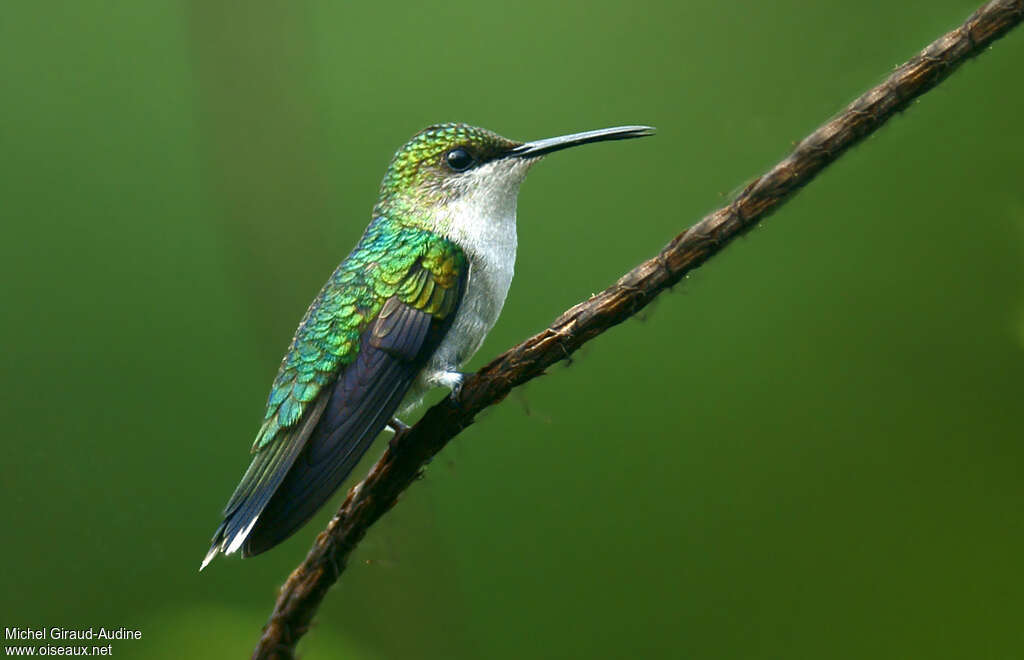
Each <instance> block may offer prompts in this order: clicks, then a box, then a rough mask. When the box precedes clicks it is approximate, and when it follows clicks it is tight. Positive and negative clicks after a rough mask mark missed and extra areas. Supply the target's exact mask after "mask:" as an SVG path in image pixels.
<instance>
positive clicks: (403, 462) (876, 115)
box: [253, 0, 1024, 658]
mask: <svg viewBox="0 0 1024 660" xmlns="http://www.w3.org/2000/svg"><path fill="white" fill-rule="evenodd" d="M1022 17H1024V0H996V1H994V2H989V3H988V4H986V5H984V6H983V7H982V8H981V9H979V10H978V11H977V12H975V13H974V14H973V15H971V16H970V18H968V19H967V21H966V22H965V23H964V24H963V25H962V26H960V27H959V28H957V29H956V30H953V31H952V32H949V33H948V34H946V35H944V36H942V37H940V38H939V39H937V40H936V41H935V42H933V43H932V44H931V45H929V46H928V47H927V48H925V49H924V50H923V51H921V53H920V54H919V55H917V56H916V57H914V58H913V59H911V60H910V61H908V62H907V63H906V64H904V65H903V66H901V67H899V68H898V69H896V70H895V71H894V72H893V73H892V75H890V76H889V77H888V78H887V79H886V80H885V82H883V83H882V84H880V85H878V86H877V87H875V88H873V89H871V90H869V91H868V92H867V93H865V94H863V95H862V96H861V97H860V98H858V99H857V100H855V101H854V102H853V103H851V104H850V105H849V106H848V107H847V108H846V109H845V110H844V111H843V112H842V113H840V114H839V115H838V116H836V117H835V118H834V119H832V120H831V121H829V122H827V123H826V124H824V125H823V126H821V127H820V128H818V129H817V130H816V131H814V133H812V134H811V135H809V136H808V137H807V138H805V139H804V140H803V141H802V142H800V144H798V145H797V146H796V148H795V149H794V150H793V153H792V154H790V155H789V156H788V157H787V158H785V159H784V160H783V161H782V162H780V163H778V164H777V165H776V166H775V167H773V168H772V169H771V170H770V171H769V172H767V173H766V174H764V175H763V176H760V177H758V178H757V179H756V180H755V181H753V182H752V183H750V184H749V185H748V186H747V187H746V188H745V189H744V190H743V192H742V193H740V194H739V195H738V196H737V197H736V199H735V200H734V201H733V202H732V203H730V204H729V205H727V206H725V207H723V208H721V209H719V210H717V211H715V212H714V213H711V214H710V215H708V216H706V217H705V218H704V219H703V220H701V221H700V222H698V223H697V224H695V225H693V226H692V227H690V228H689V229H688V230H687V231H685V232H683V233H682V234H680V235H678V236H676V237H675V238H673V239H672V240H671V241H670V242H669V243H668V245H666V246H665V247H664V248H663V249H662V250H661V252H659V253H658V254H657V255H655V256H654V257H653V258H651V259H649V260H647V261H645V262H643V263H641V264H640V265H638V266H637V267H636V268H634V269H632V270H631V271H629V272H628V273H626V274H625V275H623V276H622V277H621V278H620V279H619V281H618V282H616V283H615V284H613V285H612V286H610V287H608V288H607V289H605V290H604V291H602V292H601V293H599V294H597V295H594V296H592V297H591V298H590V299H589V300H587V301H585V302H582V303H580V304H578V305H576V306H574V307H573V308H572V309H569V310H568V311H566V312H565V313H564V314H562V315H561V316H559V317H558V318H557V319H555V321H554V322H553V323H552V324H551V326H550V327H549V328H547V329H546V330H544V331H543V332H540V333H539V334H536V335H534V336H533V337H530V338H529V339H527V340H525V341H524V342H522V343H521V344H519V345H518V346H515V347H513V348H511V349H509V350H508V351H506V352H505V353H503V354H502V355H500V356H498V357H497V358H496V359H495V360H494V361H493V362H491V363H490V364H488V365H487V366H485V367H483V368H482V369H481V370H480V371H479V372H477V373H476V374H475V375H473V376H471V377H470V378H468V379H467V381H466V384H465V386H464V387H463V389H462V393H461V397H460V400H459V403H458V404H457V405H456V404H453V403H451V402H450V401H449V400H447V399H446V400H445V401H444V402H442V403H439V404H437V405H435V406H434V407H433V408H431V409H430V410H428V411H427V413H426V414H425V415H424V416H423V418H422V419H420V421H419V422H418V423H417V424H416V425H415V426H413V427H412V428H411V429H410V430H408V431H407V432H404V433H402V434H400V435H399V436H398V437H396V438H395V441H394V442H393V443H392V446H391V447H390V448H389V449H388V450H387V451H386V452H385V453H384V455H383V456H382V457H381V459H380V460H379V461H378V462H377V464H376V465H375V466H374V467H373V469H372V470H371V471H370V474H369V475H368V476H367V477H366V478H365V479H364V480H363V481H362V482H361V483H359V484H357V485H356V486H354V487H353V488H352V490H351V491H350V492H349V494H348V497H347V498H346V500H345V502H344V503H343V504H342V506H341V509H340V510H339V511H338V513H337V515H336V516H335V517H334V519H332V520H331V522H330V523H329V524H328V525H327V529H325V530H324V531H323V532H321V533H320V535H319V536H318V537H317V539H316V542H315V543H314V545H313V548H312V549H311V550H310V552H309V554H308V555H307V557H306V559H305V560H304V561H303V562H302V564H301V565H300V566H299V567H298V568H296V569H295V570H294V571H293V572H292V574H291V575H290V576H289V577H288V580H287V581H286V582H285V583H284V585H283V586H282V587H281V590H280V592H279V594H278V598H277V603H276V604H275V606H274V611H273V613H272V614H271V616H270V620H269V621H268V622H267V624H266V626H265V627H264V629H263V636H262V637H261V638H260V642H259V646H257V648H256V650H255V651H254V653H253V658H291V657H293V655H294V650H295V645H296V643H297V642H298V640H299V639H300V638H301V637H302V635H303V634H305V633H306V631H307V630H308V629H309V626H310V623H311V621H312V619H313V616H314V615H315V614H316V611H317V609H318V607H319V605H320V602H321V601H322V600H323V598H324V595H325V594H326V593H327V590H328V589H329V588H330V587H331V585H332V584H334V583H335V582H336V581H337V579H338V576H340V575H341V573H342V571H343V570H344V569H345V565H346V563H347V561H348V558H349V555H350V554H351V553H352V550H353V549H354V548H355V547H356V545H357V544H358V543H359V541H360V540H361V539H362V538H363V535H365V534H366V531H367V529H369V527H370V526H371V525H372V524H373V523H374V522H375V521H376V520H377V519H378V518H380V517H381V516H382V515H384V513H385V512H386V511H387V510H388V509H390V508H391V507H392V506H394V504H395V502H396V501H397V500H398V497H399V495H400V494H401V493H402V491H404V490H405V489H406V488H408V487H409V485H410V484H411V483H412V482H413V481H415V480H416V479H417V477H418V476H419V474H420V471H421V470H422V469H423V466H424V465H425V464H426V463H427V462H428V461H429V460H430V459H431V457H433V456H434V454H436V453H437V452H439V451H440V450H441V449H442V448H444V446H445V445H446V444H447V443H448V441H449V440H450V439H451V438H453V437H455V436H456V435H458V434H459V433H460V432H461V431H462V430H463V429H464V428H466V427H467V426H469V425H470V424H471V423H472V422H473V418H474V416H475V415H476V414H477V413H479V412H480V411H481V410H483V409H484V408H487V407H488V406H493V405H494V404H496V403H498V402H499V401H501V400H502V399H504V398H505V396H506V395H508V393H509V391H511V390H512V388H514V387H516V386H518V385H521V384H523V383H525V382H526V381H528V380H530V379H532V378H535V377H536V376H539V375H540V374H542V373H543V372H544V370H545V369H546V368H547V367H549V366H551V365H552V364H555V363H556V362H559V361H560V360H564V359H566V358H568V357H569V356H570V355H572V353H573V352H574V351H576V350H577V349H579V348H580V346H582V345H583V344H584V343H586V342H587V341H589V340H590V339H592V338H594V337H596V336H597V335H599V334H601V333H602V332H604V331H605V330H608V329H609V328H611V327H612V326H615V325H617V324H619V323H622V322H623V321H625V320H626V319H628V318H630V317H631V316H633V315H634V314H636V313H637V312H638V311H640V310H641V309H643V307H645V306H646V305H647V304H648V303H650V302H651V301H652V300H653V299H654V298H655V296H657V295H658V294H659V293H661V292H662V291H664V290H665V289H666V288H668V287H670V286H672V285H673V284H675V283H676V282H678V281H679V280H680V279H681V278H682V277H683V276H685V275H686V274H687V273H688V272H689V271H691V270H693V269H694V268H697V267H698V266H700V265H701V264H703V263H704V262H705V261H707V260H708V259H709V258H710V257H711V256H712V255H714V254H716V253H718V252H719V251H720V250H722V249H723V248H724V247H725V246H726V245H728V244H729V242H730V241H731V240H732V239H734V238H736V237H737V236H739V235H740V234H742V233H744V232H745V231H747V230H748V229H750V228H751V227H753V226H754V225H755V224H757V223H758V222H759V221H761V220H762V219H764V218H765V217H766V216H767V215H768V214H770V213H772V212H773V211H775V210H776V209H778V208H779V207H780V206H781V205H782V204H783V203H784V202H785V201H787V200H788V199H789V198H790V197H792V196H793V194H794V193H796V192H797V191H798V190H799V189H800V188H801V187H803V186H805V185H807V183H809V182H810V181H811V180H812V179H813V178H814V177H815V176H816V175H817V174H818V173H819V172H821V171H822V170H823V169H824V168H825V167H826V166H827V165H829V163H831V162H832V161H834V160H836V159H837V158H838V157H839V156H841V155H842V154H843V153H844V152H845V151H846V150H847V149H849V148H850V147H852V146H853V145H855V144H857V143H858V142H860V141H861V140H863V139H864V138H865V137H867V136H868V135H870V134H871V133H873V132H874V131H876V130H877V129H878V128H879V127H880V126H882V125H883V124H884V123H885V122H886V121H887V120H888V119H889V118H890V117H892V116H893V115H894V114H896V113H897V112H899V111H900V110H902V109H903V108H905V107H907V105H908V104H909V103H910V102H912V101H913V100H914V99H916V98H917V97H919V96H920V95H921V94H923V93H924V92H926V91H928V90H929V89H931V88H932V87H934V86H935V85H936V84H938V83H939V82H941V81H942V80H943V79H945V78H946V77H947V76H949V75H950V74H951V73H952V72H953V71H954V70H955V69H956V67H957V66H958V65H960V64H961V63H963V62H964V61H965V60H967V59H969V58H970V57H973V56H975V55H978V54H980V53H981V52H983V51H984V49H985V48H987V47H988V46H989V45H990V44H991V43H992V42H993V41H995V40H996V39H998V38H999V37H1001V36H1002V35H1004V34H1005V33H1006V32H1007V31H1009V30H1010V29H1012V28H1013V27H1015V26H1016V25H1017V24H1018V23H1020V22H1021V19H1022Z"/></svg>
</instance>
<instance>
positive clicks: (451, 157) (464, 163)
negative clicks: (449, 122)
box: [444, 147, 473, 172]
mask: <svg viewBox="0 0 1024 660" xmlns="http://www.w3.org/2000/svg"><path fill="white" fill-rule="evenodd" d="M444 161H445V162H446V163H448V167H450V168H452V169H453V170H455V171H456V172H465V171H466V170H468V169H469V168H471V167H472V166H473V157H472V156H471V155H470V154H469V152H468V151H466V150H465V149H463V148H462V147H456V148H454V149H452V150H451V151H449V152H448V153H446V154H445V155H444Z"/></svg>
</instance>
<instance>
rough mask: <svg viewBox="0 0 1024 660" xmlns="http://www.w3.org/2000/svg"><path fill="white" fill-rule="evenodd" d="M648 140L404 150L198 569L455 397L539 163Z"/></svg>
mask: <svg viewBox="0 0 1024 660" xmlns="http://www.w3.org/2000/svg"><path fill="white" fill-rule="evenodd" d="M646 134H649V129H646V128H644V127H620V128H615V129H603V130H600V131H590V132H587V133H577V134H574V135H570V136H563V137H561V138H549V139H547V140H540V141H536V142H531V143H525V144H524V143H520V142H514V141H512V140H508V139H506V138H503V137H501V136H500V135H497V134H496V133H492V132H491V131H488V130H485V129H482V128H476V127H472V126H467V125H465V124H439V125H436V126H431V127H429V128H427V129H425V130H423V131H421V132H420V133H418V134H417V135H415V136H413V138H412V139H411V140H410V141H409V142H408V143H407V144H406V145H405V146H404V147H402V148H401V149H399V150H398V152H397V153H396V154H395V156H394V158H393V159H392V161H391V163H390V165H389V166H388V169H387V172H386V174H385V175H384V180H383V181H382V183H381V191H380V198H379V200H378V202H377V205H376V206H375V207H374V210H373V215H372V217H373V220H372V222H371V223H370V226H369V227H368V228H367V230H366V232H365V233H364V234H363V237H362V239H360V241H359V244H358V245H357V246H356V247H355V249H354V250H353V251H352V253H351V254H350V255H349V256H348V257H347V258H346V259H345V260H344V261H343V262H342V263H341V265H340V266H338V268H337V269H336V270H335V271H334V273H333V274H332V275H331V277H330V279H329V280H328V281H327V283H326V284H325V285H324V287H323V289H321V291H320V293H319V294H318V295H317V297H316V299H315V300H314V301H313V303H312V304H311V305H310V307H309V309H308V310H307V312H306V315H305V316H304V317H303V319H302V322H301V323H300V325H299V328H298V330H297V331H296V333H295V336H294V338H293V339H292V342H291V345H290V346H289V348H288V352H287V353H286V354H285V357H284V359H283V360H282V362H281V367H280V369H279V370H278V373H277V377H276V378H275V379H274V383H273V386H272V388H271V391H270V396H269V397H268V400H267V408H266V413H265V415H264V418H263V423H262V425H261V427H260V429H259V432H258V433H257V436H256V440H255V442H254V443H253V447H252V451H253V454H254V455H253V458H252V460H251V462H250V464H249V468H248V469H247V470H246V472H245V474H244V476H243V477H242V480H241V482H240V483H239V484H238V487H237V488H236V489H235V492H234V494H232V496H231V498H230V499H229V501H228V504H227V506H226V507H225V509H224V515H223V518H222V520H221V524H220V526H219V527H218V528H217V531H216V532H214V536H213V540H212V543H211V547H210V550H209V552H208V553H207V555H206V558H205V559H204V560H203V566H205V565H207V564H208V563H209V562H210V561H211V560H212V559H213V557H214V556H216V554H218V553H220V552H223V553H225V554H231V553H234V552H236V551H239V550H241V552H242V555H243V556H251V555H255V554H259V553H261V552H263V551H265V550H267V549H269V548H271V547H273V546H274V545H276V544H278V543H280V542H281V541H283V540H284V539H285V538H287V537H288V536H289V535H291V534H292V533H293V532H294V531H295V530H296V529H297V528H298V527H299V526H300V525H302V524H303V523H304V522H305V521H307V520H308V519H309V518H310V517H311V516H312V515H313V514H314V513H315V512H316V510H317V509H318V508H319V507H320V506H321V505H322V504H323V503H324V502H325V501H326V500H327V499H328V498H329V497H330V496H331V495H332V494H333V493H334V492H335V491H336V490H337V488H338V487H339V486H340V485H341V483H342V482H343V481H344V479H345V478H346V477H347V476H348V474H349V473H350V472H351V470H352V469H353V468H354V467H355V465H356V463H357V462H358V461H359V459H360V457H362V456H363V454H364V453H365V452H366V451H367V450H368V449H369V447H370V445H371V444H372V443H373V441H374V438H375V436H376V435H377V434H378V433H380V431H381V430H382V429H383V428H384V427H385V426H387V425H388V424H389V422H390V423H391V425H392V426H397V425H398V423H397V422H395V420H394V418H393V416H394V415H395V413H396V411H397V410H398V408H399V406H400V405H401V403H402V401H403V400H404V399H406V397H408V396H409V395H410V394H413V395H418V394H420V393H422V391H423V390H424V389H425V388H428V387H432V386H447V387H449V388H450V389H451V390H452V392H453V394H457V392H458V391H459V388H460V387H461V383H462V378H463V376H462V374H461V373H460V372H459V369H460V367H461V366H462V365H464V364H465V363H466V361H467V360H468V359H469V358H470V357H471V356H472V355H473V353H474V352H476V350H477V349H478V348H479V347H480V344H481V343H482V342H483V338H484V337H485V336H486V335H487V332H488V331H489V330H490V329H491V328H492V327H493V326H494V323H495V322H496V321H497V319H498V315H499V314H500V313H501V308H502V305H503V304H504V301H505V296H506V295H507V293H508V289H509V285H510V284H511V281H512V274H513V270H514V264H515V253H516V240H517V239H516V232H515V201H516V196H517V195H518V192H519V184H520V183H521V182H522V180H523V177H525V176H526V172H527V170H528V169H529V168H530V166H531V165H532V164H533V163H535V162H537V160H538V159H539V158H540V157H541V156H543V155H545V154H547V153H550V152H551V151H555V150H558V149H563V148H565V147H567V146H573V145H576V144H585V143H587V142H594V141H599V140H607V139H626V138H628V137H638V136H640V135H646ZM467 255H468V256H467ZM470 257H471V258H472V269H473V274H472V276H471V275H470Z"/></svg>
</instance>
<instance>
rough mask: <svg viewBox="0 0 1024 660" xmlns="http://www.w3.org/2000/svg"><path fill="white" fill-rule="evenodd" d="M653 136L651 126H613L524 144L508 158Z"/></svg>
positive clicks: (511, 152)
mask: <svg viewBox="0 0 1024 660" xmlns="http://www.w3.org/2000/svg"><path fill="white" fill-rule="evenodd" d="M647 135H654V128H652V127H651V126H615V127H614V128H601V129H598V130H596V131H585V132H583V133H573V134H572V135H562V136H561V137H553V138H546V139H544V140H534V141H533V142H526V143H524V144H521V145H519V146H518V147H515V148H514V149H512V151H510V152H509V154H508V155H509V156H516V157H518V158H536V157H538V156H543V155H544V154H549V153H551V152H553V151H559V150H561V149H568V148H569V147H575V146H578V145H581V144H587V143H589V142H604V141H605V140H630V139H632V138H638V137H645V136H647Z"/></svg>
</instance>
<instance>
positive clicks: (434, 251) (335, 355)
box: [253, 217, 467, 451]
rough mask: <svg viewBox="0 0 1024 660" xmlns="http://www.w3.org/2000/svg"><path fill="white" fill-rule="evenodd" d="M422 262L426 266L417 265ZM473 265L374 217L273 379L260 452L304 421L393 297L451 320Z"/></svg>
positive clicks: (435, 241) (449, 247) (440, 241)
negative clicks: (457, 289)
mask: <svg viewBox="0 0 1024 660" xmlns="http://www.w3.org/2000/svg"><path fill="white" fill-rule="evenodd" d="M417 264H420V265H421V266H422V268H420V269H414V266H416V265H417ZM466 267H467V266H466V257H465V255H464V254H463V252H462V250H461V249H460V248H459V247H458V246H457V245H455V244H454V243H452V242H451V241H448V240H446V239H444V238H442V237H440V236H438V235H436V234H433V233H430V232H425V231H423V230H421V229H416V228H413V227H410V226H408V225H406V224H404V223H401V222H397V221H395V220H391V219H390V218H387V217H378V218H377V219H375V220H374V221H373V222H372V223H371V224H370V226H369V228H367V230H366V233H365V234H364V235H363V238H362V240H360V241H359V245H357V246H356V249H355V250H353V252H352V254H351V255H349V257H348V258H347V259H345V261H343V262H342V263H341V265H340V266H338V268H337V269H336V270H335V271H334V273H333V274H332V275H331V278H330V279H329V280H328V281H327V284H325V285H324V287H323V289H321V290H320V294H319V295H318V296H317V297H316V299H315V300H314V301H313V303H312V304H311V305H310V306H309V309H308V310H307V311H306V315H305V316H304V317H303V319H302V322H301V323H300V324H299V328H298V330H297V331H296V333H295V337H294V338H293V339H292V343H291V346H289V348H288V352H287V353H286V354H285V356H284V359H283V360H282V361H281V367H280V369H279V371H278V374H277V378H275V379H274V384H273V387H272V388H271V391H270V397H269V399H268V400H267V411H266V414H265V415H264V421H263V426H262V427H261V428H260V430H259V433H258V434H257V436H256V441H255V443H254V444H253V451H259V450H260V449H262V448H264V447H266V446H267V445H268V444H269V443H271V442H273V440H274V438H275V437H276V436H277V434H278V432H279V431H280V430H281V429H284V428H289V427H291V426H293V425H294V424H295V423H296V422H298V420H299V419H300V418H301V417H302V414H303V413H304V411H305V410H306V407H307V406H308V404H309V403H310V402H311V401H313V399H315V398H316V396H317V395H318V394H319V392H320V390H321V389H322V388H323V387H324V386H325V385H327V384H329V383H330V382H331V381H333V380H334V378H335V377H336V376H337V371H338V370H339V369H342V368H344V367H345V366H347V365H349V364H350V363H351V362H352V361H353V360H354V359H355V358H356V355H357V354H358V351H359V342H360V337H361V335H362V333H363V332H364V331H365V330H366V326H367V324H368V323H369V322H370V321H371V320H373V319H374V318H376V316H377V314H378V313H379V312H380V309H381V307H382V306H383V304H384V302H385V301H386V300H387V299H388V298H390V297H392V296H397V297H398V299H399V300H400V301H401V302H403V303H405V304H407V305H410V306H412V307H415V308H416V309H420V310H423V311H425V312H427V313H429V314H431V315H432V316H435V317H437V318H439V319H443V318H446V317H447V316H448V315H449V314H451V313H452V312H453V311H454V309H453V307H454V303H453V301H452V300H451V299H450V297H447V296H445V295H443V294H444V293H445V292H446V291H448V290H450V289H451V288H452V287H453V286H455V284H456V281H457V280H458V278H459V277H460V275H461V274H462V273H464V272H465V271H466ZM410 273H414V274H413V275H412V276H410Z"/></svg>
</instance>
